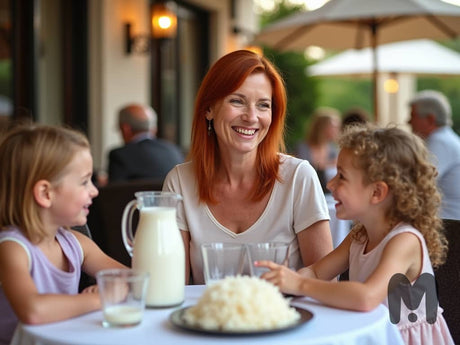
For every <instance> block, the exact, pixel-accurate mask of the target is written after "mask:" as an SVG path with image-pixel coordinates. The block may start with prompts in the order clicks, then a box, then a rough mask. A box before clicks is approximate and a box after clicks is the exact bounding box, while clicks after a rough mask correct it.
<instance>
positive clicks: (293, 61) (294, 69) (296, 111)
mask: <svg viewBox="0 0 460 345" xmlns="http://www.w3.org/2000/svg"><path fill="white" fill-rule="evenodd" d="M264 55H265V56H266V57H267V58H268V59H269V60H270V61H272V62H273V63H274V64H275V66H276V67H277V68H278V70H279V71H280V73H281V75H282V77H283V79H284V81H285V84H286V92H287V98H288V104H287V118H286V145H287V148H288V150H291V149H292V148H293V147H294V145H295V143H296V142H297V141H298V140H300V139H301V138H303V137H304V132H305V123H306V121H307V119H308V117H309V115H310V114H311V113H312V112H313V110H314V108H315V107H316V99H317V96H318V95H317V87H316V83H317V81H316V80H314V79H313V78H311V77H308V76H307V74H306V72H305V71H306V68H307V66H308V61H307V59H306V58H305V56H304V55H303V54H301V53H297V52H285V53H280V52H277V51H275V50H273V49H270V48H264Z"/></svg>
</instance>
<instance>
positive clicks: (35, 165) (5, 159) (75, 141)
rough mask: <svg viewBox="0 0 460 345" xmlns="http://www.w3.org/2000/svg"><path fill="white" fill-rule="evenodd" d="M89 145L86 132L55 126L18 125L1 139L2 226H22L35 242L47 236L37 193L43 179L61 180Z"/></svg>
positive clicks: (0, 186) (0, 221)
mask: <svg viewBox="0 0 460 345" xmlns="http://www.w3.org/2000/svg"><path fill="white" fill-rule="evenodd" d="M82 149H89V143H88V140H87V138H86V137H85V135H83V134H82V133H80V132H77V131H75V130H72V129H67V128H62V127H54V126H33V125H32V126H21V127H17V128H14V129H13V130H11V131H10V132H9V133H7V134H6V135H5V137H4V138H3V139H2V140H1V142H0V162H2V163H1V164H2V168H1V169H0V205H2V206H1V207H0V229H1V230H5V228H6V227H8V226H15V227H17V228H19V229H20V230H21V231H22V232H23V233H24V235H25V236H26V237H27V238H28V239H29V240H31V241H33V242H39V241H40V240H41V239H42V238H43V237H44V236H45V228H44V225H43V222H42V220H41V219H40V216H39V209H40V207H39V205H38V204H37V203H36V202H35V198H34V195H33V188H34V185H35V184H36V183H37V182H38V181H40V180H47V181H50V182H54V181H57V180H58V178H59V177H60V174H61V173H62V172H63V170H64V169H65V167H66V166H67V165H68V164H69V163H70V161H71V160H72V158H73V157H74V155H75V153H76V152H78V151H79V150H82Z"/></svg>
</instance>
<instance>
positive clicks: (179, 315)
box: [169, 307, 313, 335]
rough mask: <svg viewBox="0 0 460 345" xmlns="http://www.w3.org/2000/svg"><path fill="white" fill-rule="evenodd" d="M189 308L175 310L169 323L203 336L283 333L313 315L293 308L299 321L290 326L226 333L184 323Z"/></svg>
mask: <svg viewBox="0 0 460 345" xmlns="http://www.w3.org/2000/svg"><path fill="white" fill-rule="evenodd" d="M188 308H190V307H184V308H180V309H177V310H175V311H173V312H172V313H171V315H170V316H169V320H170V321H171V323H172V324H173V325H174V326H176V327H179V328H181V329H185V330H187V331H192V332H197V333H204V334H213V335H261V334H270V333H277V332H284V331H287V330H290V329H293V328H296V327H298V326H300V325H303V324H304V323H306V322H308V321H310V320H311V319H312V318H313V313H312V312H310V311H309V310H306V309H301V308H298V307H293V308H294V309H295V310H297V312H298V313H299V314H300V319H299V320H297V321H296V322H295V323H293V324H291V325H287V326H284V327H280V328H274V329H263V330H258V331H228V330H209V329H204V328H201V327H198V326H194V325H189V324H187V323H186V322H185V320H184V318H183V314H184V312H185V311H186V310H187V309H188Z"/></svg>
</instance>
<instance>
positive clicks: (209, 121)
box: [208, 120, 212, 136]
mask: <svg viewBox="0 0 460 345" xmlns="http://www.w3.org/2000/svg"><path fill="white" fill-rule="evenodd" d="M211 121H212V120H208V136H209V135H211V132H212V127H211Z"/></svg>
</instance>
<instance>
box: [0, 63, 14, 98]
mask: <svg viewBox="0 0 460 345" xmlns="http://www.w3.org/2000/svg"><path fill="white" fill-rule="evenodd" d="M11 73H12V72H11V60H10V59H8V60H0V95H5V96H7V97H11Z"/></svg>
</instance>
